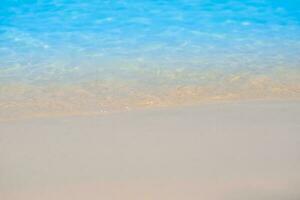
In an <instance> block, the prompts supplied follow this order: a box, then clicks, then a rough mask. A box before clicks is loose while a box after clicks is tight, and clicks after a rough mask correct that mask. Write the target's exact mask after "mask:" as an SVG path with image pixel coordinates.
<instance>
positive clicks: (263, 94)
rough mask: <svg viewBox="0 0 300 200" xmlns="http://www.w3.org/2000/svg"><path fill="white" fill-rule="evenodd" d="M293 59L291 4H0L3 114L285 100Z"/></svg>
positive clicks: (298, 43) (40, 0) (184, 0)
mask: <svg viewBox="0 0 300 200" xmlns="http://www.w3.org/2000/svg"><path fill="white" fill-rule="evenodd" d="M299 55H300V1H299V0H285V1H284V0H152V1H151V0H123V1H121V0H119V1H117V0H115V1H113V0H103V1H96V0H85V1H84V0H1V4H0V84H1V86H0V105H2V109H3V110H6V109H7V108H9V109H13V108H15V107H16V105H17V109H16V112H18V111H19V110H30V112H36V111H38V112H42V113H47V112H52V111H53V112H54V111H55V112H58V111H59V112H60V111H62V113H64V112H65V111H66V112H76V113H77V112H78V113H81V112H85V113H89V112H90V111H91V110H93V111H95V110H96V111H97V110H101V112H102V111H107V110H115V109H117V110H118V109H124V108H126V109H129V108H134V107H139V106H144V105H146V106H151V105H181V104H185V103H198V102H201V101H202V100H218V99H251V98H278V97H291V98H295V97H299V96H300V94H299V93H300V89H299V88H300V86H299V85H300V56H299ZM37 105H39V106H37ZM0 109H1V108H0ZM64 110H65V111H64ZM22 112H23V111H22ZM26 112H27V111H26Z"/></svg>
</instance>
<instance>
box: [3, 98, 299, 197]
mask: <svg viewBox="0 0 300 200" xmlns="http://www.w3.org/2000/svg"><path fill="white" fill-rule="evenodd" d="M0 159H1V160H0V162H1V164H0V199H1V200H79V199H80V200H81V199H87V200H96V199H97V200H99V199H103V200H144V199H146V200H148V199H149V200H150V199H151V200H154V199H155V200H160V199H161V200H169V199H170V200H177V199H178V200H179V199H180V200H181V199H189V200H194V199H195V200H199V199H205V200H223V199H225V200H240V199H247V200H252V199H253V200H282V199H284V200H297V199H300V192H299V187H300V173H299V171H300V102H299V101H252V102H243V103H237V102H236V103H219V104H216V103H215V104H205V105H201V106H191V107H184V108H173V109H157V110H154V109H153V110H145V111H130V112H124V113H115V114H110V115H103V116H97V117H96V116H93V117H55V118H43V119H28V120H19V121H11V122H0Z"/></svg>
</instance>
